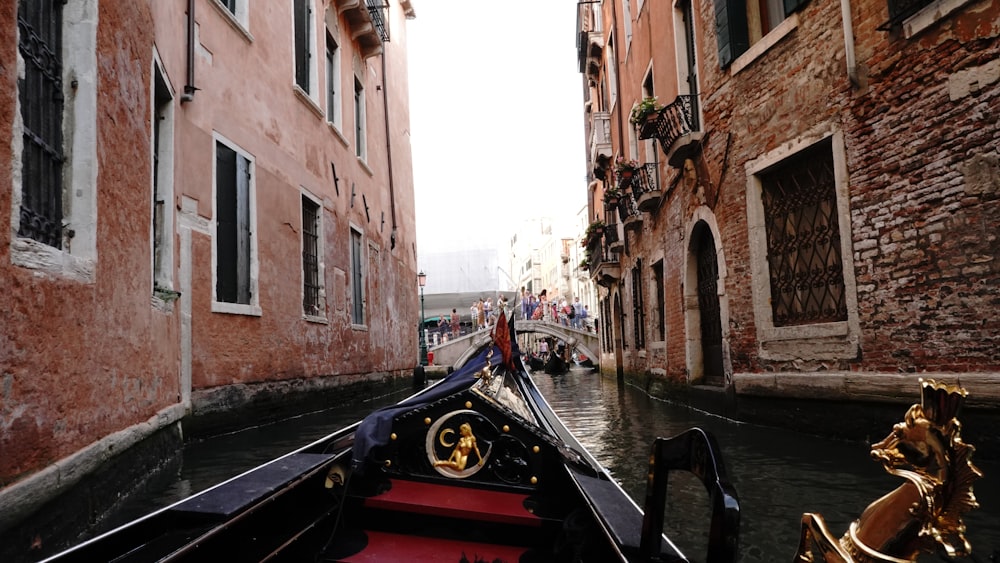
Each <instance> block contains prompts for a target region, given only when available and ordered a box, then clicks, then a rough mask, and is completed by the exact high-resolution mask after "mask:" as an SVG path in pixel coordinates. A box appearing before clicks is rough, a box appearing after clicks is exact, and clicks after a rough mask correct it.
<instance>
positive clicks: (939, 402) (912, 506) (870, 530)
mask: <svg viewBox="0 0 1000 563" xmlns="http://www.w3.org/2000/svg"><path fill="white" fill-rule="evenodd" d="M920 385H921V388H920V404H915V405H912V406H911V407H910V408H909V410H908V411H906V416H905V417H904V419H903V422H900V423H898V424H896V425H894V426H893V427H892V432H891V433H890V434H889V435H888V436H886V437H885V439H883V440H882V441H881V442H879V443H877V444H874V445H873V446H872V450H871V455H872V458H874V459H875V460H877V461H879V462H881V463H882V466H883V468H885V470H886V472H888V473H889V474H891V475H897V476H899V477H902V478H903V479H905V480H906V482H905V483H903V484H902V485H900V486H899V487H898V488H896V489H895V490H893V491H891V492H889V493H888V494H886V495H885V496H883V497H882V498H880V499H878V500H876V501H875V502H873V503H871V504H869V505H868V508H866V509H865V510H864V512H862V513H861V516H860V517H859V518H858V519H857V520H855V521H854V522H853V523H851V525H850V527H849V529H848V530H847V532H846V533H845V534H844V536H843V537H842V538H840V540H839V541H838V540H836V539H834V536H833V535H832V534H830V531H829V530H828V529H827V526H826V522H825V521H824V520H823V516H822V515H820V514H815V513H806V514H803V515H802V536H801V539H800V541H799V551H798V554H797V557H796V559H795V560H796V561H798V562H813V561H826V562H831V563H832V562H838V563H840V562H842V563H878V562H887V561H891V562H897V563H898V562H904V563H905V562H911V561H916V558H917V556H918V555H919V554H921V553H933V552H937V551H940V552H941V553H942V554H943V555H947V556H948V557H963V556H966V555H968V554H969V553H970V552H971V551H972V546H970V545H969V541H968V540H967V539H966V538H965V523H964V522H963V521H962V515H963V514H964V513H966V512H968V511H969V510H972V509H973V508H978V507H979V503H977V502H976V496H975V494H974V493H973V491H972V483H973V481H975V480H976V479H979V478H981V477H982V476H983V474H982V472H981V471H980V470H979V469H978V468H977V467H976V466H975V465H973V463H972V453H973V452H974V451H975V448H974V447H973V446H971V445H969V444H966V443H964V442H963V441H962V436H961V430H962V425H961V423H960V422H959V421H958V418H957V416H958V413H959V411H960V410H961V407H962V405H963V403H964V402H965V397H966V394H967V393H966V391H965V389H963V388H962V387H961V386H959V385H946V384H941V383H937V382H935V381H934V380H926V381H925V380H923V379H921V380H920Z"/></svg>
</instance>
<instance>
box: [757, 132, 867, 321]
mask: <svg viewBox="0 0 1000 563" xmlns="http://www.w3.org/2000/svg"><path fill="white" fill-rule="evenodd" d="M760 181H761V186H762V188H763V190H762V199H763V206H764V221H765V232H766V234H767V255H768V266H769V270H770V285H771V307H772V313H773V319H774V326H776V327H780V326H795V325H804V324H814V323H825V322H836V321H845V320H847V303H846V297H845V290H844V271H843V261H842V258H841V244H840V243H841V241H840V225H839V219H838V216H837V194H836V184H835V179H834V170H833V155H832V149H831V144H830V141H829V140H826V141H825V142H821V143H818V144H817V145H815V146H813V147H810V148H809V149H806V150H804V151H802V152H800V153H798V154H796V155H795V156H793V157H791V158H789V159H787V160H785V161H783V162H782V163H780V164H778V165H777V166H776V167H774V168H772V169H770V170H767V171H765V172H763V173H761V174H760Z"/></svg>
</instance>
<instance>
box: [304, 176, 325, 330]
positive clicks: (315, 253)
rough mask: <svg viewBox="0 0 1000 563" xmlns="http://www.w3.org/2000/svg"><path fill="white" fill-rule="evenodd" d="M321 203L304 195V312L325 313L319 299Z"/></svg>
mask: <svg viewBox="0 0 1000 563" xmlns="http://www.w3.org/2000/svg"><path fill="white" fill-rule="evenodd" d="M319 228H320V221H319V205H318V204H317V203H316V202H314V201H313V200H311V199H309V198H308V197H307V196H305V195H303V196H302V312H303V313H304V314H306V315H309V316H312V317H317V316H322V315H323V309H322V308H321V306H320V300H319V288H320V283H319Z"/></svg>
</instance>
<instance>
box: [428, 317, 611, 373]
mask: <svg viewBox="0 0 1000 563" xmlns="http://www.w3.org/2000/svg"><path fill="white" fill-rule="evenodd" d="M514 330H515V331H516V332H517V334H524V333H528V332H531V333H535V334H543V335H546V336H551V337H553V338H557V339H559V340H562V341H564V342H566V345H567V346H569V348H570V349H573V348H576V349H578V350H579V351H580V352H582V353H583V354H586V356H587V357H588V358H590V359H591V360H592V361H593V362H594V363H595V365H596V364H597V363H598V362H599V361H600V357H601V355H600V352H601V343H600V340H599V339H598V337H597V334H596V333H593V332H587V331H583V330H577V329H575V328H570V327H566V326H562V325H557V324H553V323H547V322H544V321H525V320H517V321H514ZM489 342H490V332H489V331H488V330H481V331H479V332H474V333H472V334H467V335H465V336H463V337H461V338H456V339H454V340H449V341H448V342H445V343H442V344H440V345H438V346H435V347H433V348H431V349H430V350H429V351H430V352H434V364H435V365H438V366H453V367H454V368H455V369H458V368H459V367H461V366H462V365H464V364H465V362H467V361H468V360H469V358H472V357H474V356H475V355H476V354H478V353H479V352H480V351H481V350H482V349H483V348H484V347H485V346H486V345H487V344H489Z"/></svg>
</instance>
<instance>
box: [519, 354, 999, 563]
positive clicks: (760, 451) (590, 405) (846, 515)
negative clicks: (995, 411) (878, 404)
mask: <svg viewBox="0 0 1000 563" xmlns="http://www.w3.org/2000/svg"><path fill="white" fill-rule="evenodd" d="M534 379H535V382H536V383H537V384H538V387H539V389H540V390H541V391H542V393H543V394H544V395H545V397H546V398H547V400H548V401H549V403H550V404H551V405H552V407H553V409H555V411H556V412H557V413H558V414H559V416H560V418H562V420H563V422H564V423H565V424H566V425H567V426H568V427H569V428H570V430H571V431H573V433H574V434H575V435H576V436H577V438H578V439H579V440H580V442H581V443H582V444H583V445H584V447H586V448H587V449H588V450H589V451H590V453H591V454H593V455H594V457H596V458H597V459H598V461H600V462H601V463H602V464H604V466H605V467H607V468H608V470H609V471H610V472H611V473H612V475H614V477H615V478H616V479H617V480H618V481H619V482H620V483H621V484H622V487H623V488H624V489H625V490H626V492H628V493H629V495H631V496H632V498H633V499H635V500H636V502H638V503H639V504H640V505H641V503H642V499H643V497H644V495H645V486H646V485H645V479H646V471H647V463H648V455H649V447H650V444H652V442H653V440H654V439H655V438H656V437H658V436H673V435H675V434H679V433H680V432H683V431H684V430H687V429H688V428H690V427H692V426H700V427H702V428H704V429H706V430H709V431H710V432H712V433H713V434H714V435H715V437H716V439H717V440H718V442H719V444H720V446H721V447H722V450H723V456H724V460H725V463H726V468H727V470H728V473H729V475H730V478H731V480H732V481H733V484H734V485H735V486H736V490H737V492H738V494H739V498H740V504H741V509H742V510H741V512H742V515H741V530H740V560H741V561H746V562H755V561H768V562H770V561H782V562H787V561H791V560H792V557H793V555H794V552H795V548H796V546H797V545H798V540H799V522H800V519H801V516H802V513H804V512H819V513H821V514H822V515H823V516H824V518H825V519H826V521H827V524H828V525H829V527H830V529H831V531H833V533H835V534H841V533H842V532H843V531H844V530H846V529H847V526H848V525H849V524H850V522H851V521H853V520H854V519H855V518H857V517H858V516H859V515H860V514H861V512H862V511H863V510H864V508H865V507H866V506H868V504H869V503H870V502H872V501H874V500H875V499H877V498H879V497H881V496H882V495H883V494H885V493H887V492H889V491H891V490H892V489H894V488H896V487H897V486H899V485H900V480H899V478H897V477H893V476H891V475H889V474H887V473H885V471H883V470H882V468H881V466H880V465H879V464H877V463H875V462H873V461H871V459H870V458H869V455H868V452H869V449H870V445H869V444H859V443H847V442H838V441H833V440H827V439H822V438H815V437H811V436H807V435H804V434H799V433H794V432H788V431H783V430H777V429H772V428H762V427H759V426H753V425H748V424H739V423H734V422H732V421H730V420H726V419H723V418H719V417H715V416H712V415H709V414H706V413H702V412H699V411H696V410H693V409H688V408H685V407H680V406H677V405H674V404H671V403H667V402H664V401H659V400H656V399H653V398H651V397H649V396H648V395H646V394H645V393H644V392H642V391H641V390H639V389H637V388H635V387H632V386H627V385H626V386H619V384H618V383H617V382H616V381H615V380H614V379H613V378H605V377H601V376H600V375H597V374H592V373H590V372H580V371H576V370H573V371H571V372H570V373H569V374H566V375H564V376H556V377H552V376H547V375H544V374H536V375H535V376H534ZM918 399H919V397H917V395H916V393H915V394H914V400H915V401H916V400H918ZM904 412H905V409H903V410H901V411H900V419H902V416H903V414H904ZM883 430H884V432H885V433H888V432H889V430H890V429H888V428H885V429H873V433H874V434H876V435H881V433H882V431H883ZM973 459H974V461H976V464H977V465H978V466H979V467H980V468H981V469H982V470H983V472H984V473H985V474H986V477H985V478H984V479H982V480H980V481H978V482H977V483H976V484H975V492H976V497H977V498H978V499H979V502H980V504H981V505H982V506H983V507H985V508H980V509H977V510H974V511H972V512H970V513H968V514H966V517H965V522H966V525H967V526H968V530H969V531H968V534H967V537H968V538H969V540H970V542H971V543H972V546H973V549H974V551H975V554H974V557H970V558H966V559H965V561H984V562H985V561H988V560H989V555H990V554H991V552H992V550H993V549H1000V488H998V486H997V475H1000V467H998V466H997V464H989V463H986V462H983V461H980V460H976V459H975V457H973ZM668 490H669V497H668V498H669V502H670V503H671V504H670V506H675V507H678V509H676V510H671V509H670V508H668V510H667V512H668V514H667V523H666V525H665V530H666V532H667V534H668V536H670V537H671V538H673V539H674V541H675V543H677V545H678V546H680V548H681V549H682V550H683V551H684V552H685V553H686V554H688V555H689V557H690V558H691V560H692V561H702V560H704V557H705V555H704V553H705V544H706V542H707V528H708V516H709V510H708V495H707V494H706V493H705V490H704V488H703V487H702V485H701V483H700V482H699V481H697V479H695V478H694V477H693V476H690V475H684V474H678V475H677V476H676V477H675V476H671V480H670V482H669V486H668ZM681 508H682V509H681ZM940 560H941V559H939V558H937V557H935V556H926V557H924V558H922V559H921V561H940ZM995 561H1000V559H995Z"/></svg>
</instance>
